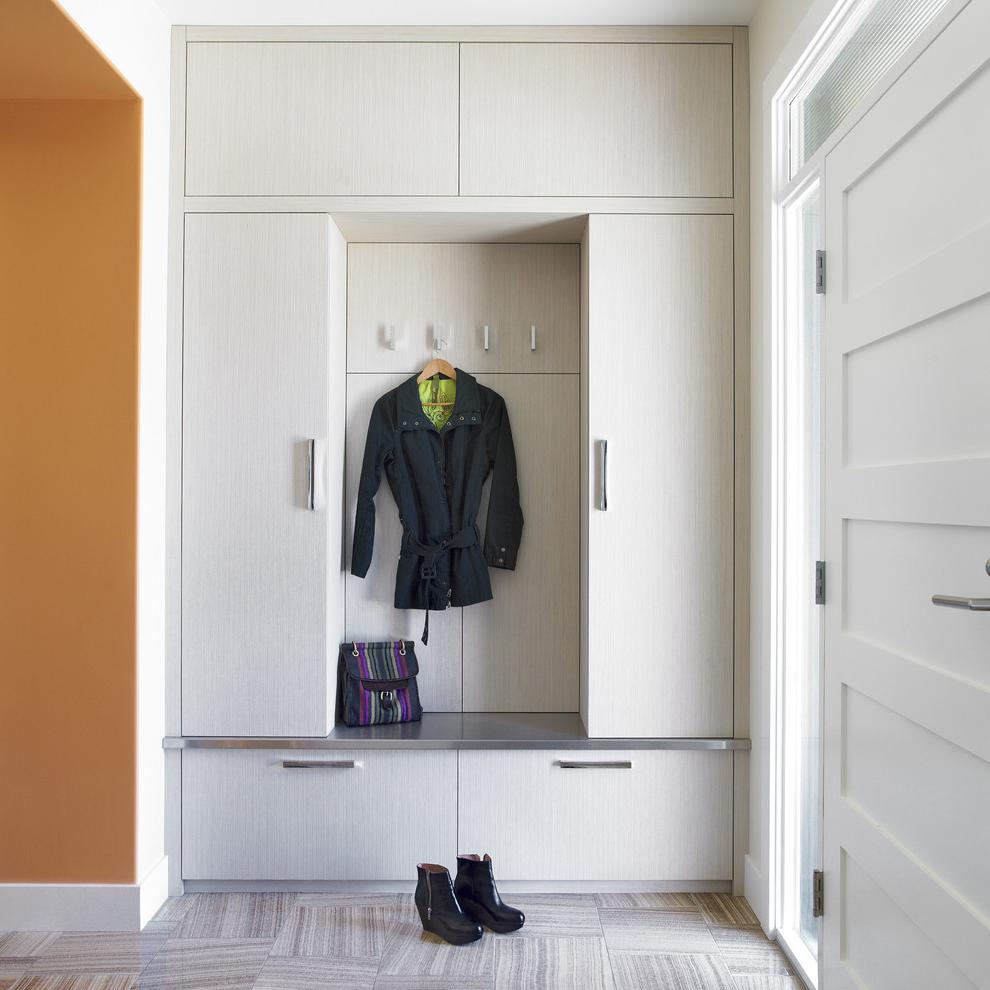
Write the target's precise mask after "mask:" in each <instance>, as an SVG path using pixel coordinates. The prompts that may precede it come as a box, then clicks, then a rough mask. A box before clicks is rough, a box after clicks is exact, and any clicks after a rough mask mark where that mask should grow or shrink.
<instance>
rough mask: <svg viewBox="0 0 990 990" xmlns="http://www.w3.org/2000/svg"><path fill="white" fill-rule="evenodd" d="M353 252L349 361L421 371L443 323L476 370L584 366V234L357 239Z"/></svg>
mask: <svg viewBox="0 0 990 990" xmlns="http://www.w3.org/2000/svg"><path fill="white" fill-rule="evenodd" d="M347 259H348V267H347V328H348V333H347V370H348V371H352V372H354V371H362V372H369V371H374V372H380V371H405V372H406V373H407V374H411V373H412V372H413V371H418V370H419V369H421V368H422V367H423V365H424V364H425V363H426V362H427V361H428V360H429V359H430V358H431V357H432V356H433V353H432V349H433V331H434V328H435V327H437V328H439V333H440V334H441V336H446V337H447V338H448V339H449V341H450V346H449V349H445V350H444V351H443V353H442V355H441V356H442V357H445V358H446V359H447V360H449V361H450V362H451V363H452V364H454V365H456V366H458V367H462V368H464V369H465V370H466V371H470V372H471V373H472V374H474V375H477V374H479V373H483V372H486V371H487V372H516V373H527V372H577V371H578V368H579V362H580V332H579V328H580V318H581V317H580V304H581V303H580V295H581V294H580V246H579V245H577V244H351V245H350V246H349V247H348V252H347ZM486 324H487V325H488V328H489V333H488V350H485V335H484V326H485V325H486ZM533 326H535V327H536V349H535V350H534V349H533V348H532V339H531V338H532V333H531V329H530V328H531V327H533ZM390 328H394V333H395V344H396V346H395V349H392V348H391V346H390V343H389V339H388V333H389V332H390ZM451 330H452V331H453V333H452V334H451Z"/></svg>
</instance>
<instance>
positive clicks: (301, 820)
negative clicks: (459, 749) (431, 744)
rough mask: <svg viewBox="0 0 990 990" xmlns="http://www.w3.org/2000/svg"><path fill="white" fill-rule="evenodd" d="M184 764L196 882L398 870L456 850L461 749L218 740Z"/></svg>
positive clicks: (186, 828) (185, 845) (185, 838)
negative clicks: (224, 746) (323, 747)
mask: <svg viewBox="0 0 990 990" xmlns="http://www.w3.org/2000/svg"><path fill="white" fill-rule="evenodd" d="M182 764H183V765H182V805H183V809H184V812H183V815H184V820H183V831H182V855H183V861H184V868H185V876H186V877H187V878H188V879H190V880H194V879H203V880H245V879H254V880H397V879H399V878H404V877H406V876H408V874H409V870H410V864H411V865H412V868H413V869H415V864H416V863H417V862H422V861H424V860H425V861H426V862H434V863H451V862H453V861H454V858H455V856H456V845H457V809H456V804H455V803H454V801H453V800H452V796H453V795H455V794H456V793H457V754H456V753H452V752H440V751H432V752H431V751H427V752H410V751H405V752H402V751H394V750H393V751H390V752H381V751H379V752H374V751H367V750H356V751H355V750H351V751H349V752H347V753H328V752H326V751H312V750H298V749H291V750H279V749H272V750H236V751H233V752H230V751H224V750H218V749H213V750H191V751H189V752H187V753H185V754H183V761H182Z"/></svg>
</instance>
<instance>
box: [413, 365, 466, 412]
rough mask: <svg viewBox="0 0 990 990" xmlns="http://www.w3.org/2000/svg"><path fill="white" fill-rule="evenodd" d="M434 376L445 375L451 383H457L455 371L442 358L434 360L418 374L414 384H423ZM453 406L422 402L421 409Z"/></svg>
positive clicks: (442, 403) (447, 403)
mask: <svg viewBox="0 0 990 990" xmlns="http://www.w3.org/2000/svg"><path fill="white" fill-rule="evenodd" d="M434 375H445V376H446V377H447V378H450V379H451V380H452V381H457V369H456V368H455V367H454V366H453V365H452V364H451V363H450V362H449V361H444V359H443V358H434V359H433V360H432V361H430V362H429V363H428V364H427V365H426V367H425V368H424V369H423V370H422V371H421V372H420V373H419V377H418V378H417V379H416V382H417V384H419V385H422V384H423V382H425V381H427V380H428V379H430V378H432V377H433V376H434ZM453 404H454V403H453V402H424V403H423V408H424V409H428V408H430V407H432V406H452V405H453Z"/></svg>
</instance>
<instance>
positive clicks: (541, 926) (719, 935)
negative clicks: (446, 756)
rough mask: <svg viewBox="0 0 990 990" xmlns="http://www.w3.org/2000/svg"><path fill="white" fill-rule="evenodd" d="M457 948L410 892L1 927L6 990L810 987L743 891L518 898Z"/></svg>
mask: <svg viewBox="0 0 990 990" xmlns="http://www.w3.org/2000/svg"><path fill="white" fill-rule="evenodd" d="M507 900H509V901H510V903H512V904H516V905H518V906H519V907H520V908H522V910H524V911H525V912H526V926H525V927H524V928H523V929H522V930H521V931H519V932H516V933H514V934H512V935H492V934H491V933H490V932H486V934H485V937H484V938H483V939H482V940H481V941H480V942H475V943H474V944H472V945H468V946H460V947H455V946H450V945H447V944H446V943H444V942H441V941H440V940H439V939H436V938H434V937H433V936H430V935H425V934H424V933H423V930H422V927H421V926H420V923H419V918H418V916H417V915H416V911H415V908H414V906H413V902H412V896H411V895H405V894H368V895H361V894H340V895H336V894H189V895H186V896H185V897H177V898H173V899H171V900H170V901H169V902H168V903H167V904H166V905H165V906H164V907H163V908H162V910H161V911H159V913H158V914H157V916H156V917H155V919H154V920H153V921H151V922H150V923H149V924H148V926H147V928H146V929H145V931H144V932H143V933H142V934H140V935H99V934H95V935H79V934H65V935H63V934H59V933H57V932H6V933H4V932H0V990H136V988H157V990H208V988H209V990H212V988H223V990H251V988H255V990H318V988H321V987H347V988H350V990H386V988H395V990H482V988H483V990H537V988H540V990H544V988H546V990H558V988H561V990H562V988H567V990H643V988H651V990H803V987H802V984H801V982H800V980H799V979H798V977H797V976H795V975H794V974H793V972H792V971H791V968H790V966H789V965H788V963H787V960H786V959H785V957H784V956H783V954H782V953H781V951H780V950H779V949H778V948H777V946H776V945H775V944H774V943H772V942H769V941H767V939H766V938H765V937H764V936H763V933H762V932H761V931H760V929H759V927H758V925H757V921H756V918H755V916H754V915H753V913H752V911H751V910H750V909H749V906H748V905H747V904H746V902H745V901H744V900H742V899H741V898H735V897H730V896H728V895H727V894H649V893H643V894H525V895H523V894H520V895H518V896H513V897H507Z"/></svg>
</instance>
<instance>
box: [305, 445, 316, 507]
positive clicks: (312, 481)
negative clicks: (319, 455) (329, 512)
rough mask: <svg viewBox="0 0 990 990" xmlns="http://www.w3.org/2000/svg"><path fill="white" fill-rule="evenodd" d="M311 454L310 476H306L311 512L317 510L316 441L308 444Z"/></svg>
mask: <svg viewBox="0 0 990 990" xmlns="http://www.w3.org/2000/svg"><path fill="white" fill-rule="evenodd" d="M306 447H307V453H308V454H309V474H308V475H307V476H306V508H307V509H309V510H310V511H311V512H312V511H313V510H315V509H316V441H315V440H308V441H307V442H306Z"/></svg>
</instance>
